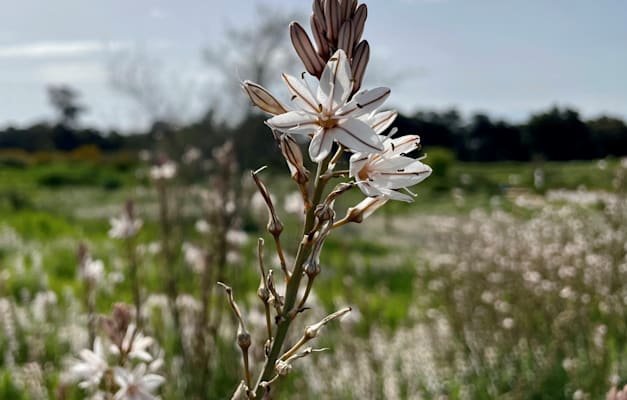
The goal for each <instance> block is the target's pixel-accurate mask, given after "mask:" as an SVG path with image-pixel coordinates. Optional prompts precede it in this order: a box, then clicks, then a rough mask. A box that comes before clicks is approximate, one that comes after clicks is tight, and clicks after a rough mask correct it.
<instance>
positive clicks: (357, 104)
mask: <svg viewBox="0 0 627 400" xmlns="http://www.w3.org/2000/svg"><path fill="white" fill-rule="evenodd" d="M389 95H390V89H389V88H386V87H378V88H374V89H371V90H362V91H361V92H359V93H357V94H356V95H355V96H354V97H353V99H352V100H351V101H350V102H348V103H347V104H346V105H344V106H342V107H340V108H339V109H338V110H337V111H336V113H335V116H336V117H349V116H350V117H357V116H359V115H363V114H367V113H369V112H372V111H374V110H376V109H377V108H379V107H380V106H381V105H382V104H383V103H384V102H385V100H386V99H387V98H388V96H389Z"/></svg>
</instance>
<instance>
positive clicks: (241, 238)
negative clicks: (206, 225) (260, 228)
mask: <svg viewBox="0 0 627 400" xmlns="http://www.w3.org/2000/svg"><path fill="white" fill-rule="evenodd" d="M226 241H227V242H229V243H230V244H232V245H234V246H243V245H245V244H246V243H248V234H247V233H246V232H244V231H241V230H237V229H229V230H228V231H227V232H226Z"/></svg>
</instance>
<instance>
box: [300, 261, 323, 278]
mask: <svg viewBox="0 0 627 400" xmlns="http://www.w3.org/2000/svg"><path fill="white" fill-rule="evenodd" d="M303 269H304V270H305V273H306V274H307V277H308V278H309V279H314V278H315V277H316V276H318V274H320V271H321V268H320V262H319V261H318V259H315V258H314V259H312V258H308V259H307V262H306V264H305V265H304V267H303Z"/></svg>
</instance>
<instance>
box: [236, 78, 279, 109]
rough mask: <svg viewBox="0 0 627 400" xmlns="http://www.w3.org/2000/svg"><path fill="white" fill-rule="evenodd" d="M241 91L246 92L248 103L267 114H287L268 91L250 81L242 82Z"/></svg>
mask: <svg viewBox="0 0 627 400" xmlns="http://www.w3.org/2000/svg"><path fill="white" fill-rule="evenodd" d="M242 89H244V91H245V92H246V94H247V95H248V97H249V98H250V101H252V102H253V104H254V105H256V106H257V107H259V108H260V109H261V110H262V111H264V112H267V113H268V114H272V115H278V114H284V113H286V112H287V109H286V108H285V107H284V106H283V104H281V102H280V101H278V100H277V99H276V98H275V97H274V96H273V95H272V94H270V92H269V91H268V89H266V88H264V87H263V86H261V85H258V84H256V83H254V82H251V81H248V80H247V81H244V82H242Z"/></svg>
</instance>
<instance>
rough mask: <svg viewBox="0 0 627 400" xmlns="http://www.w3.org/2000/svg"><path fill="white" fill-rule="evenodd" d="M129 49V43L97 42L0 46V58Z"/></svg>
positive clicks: (61, 55)
mask: <svg viewBox="0 0 627 400" xmlns="http://www.w3.org/2000/svg"><path fill="white" fill-rule="evenodd" d="M130 47H131V43H129V42H107V41H105V42H99V41H90V40H83V41H63V42H32V43H23V44H18V45H8V46H0V59H2V58H5V59H7V58H41V57H69V56H77V55H84V54H88V53H98V52H106V51H116V50H123V49H128V48H130Z"/></svg>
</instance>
